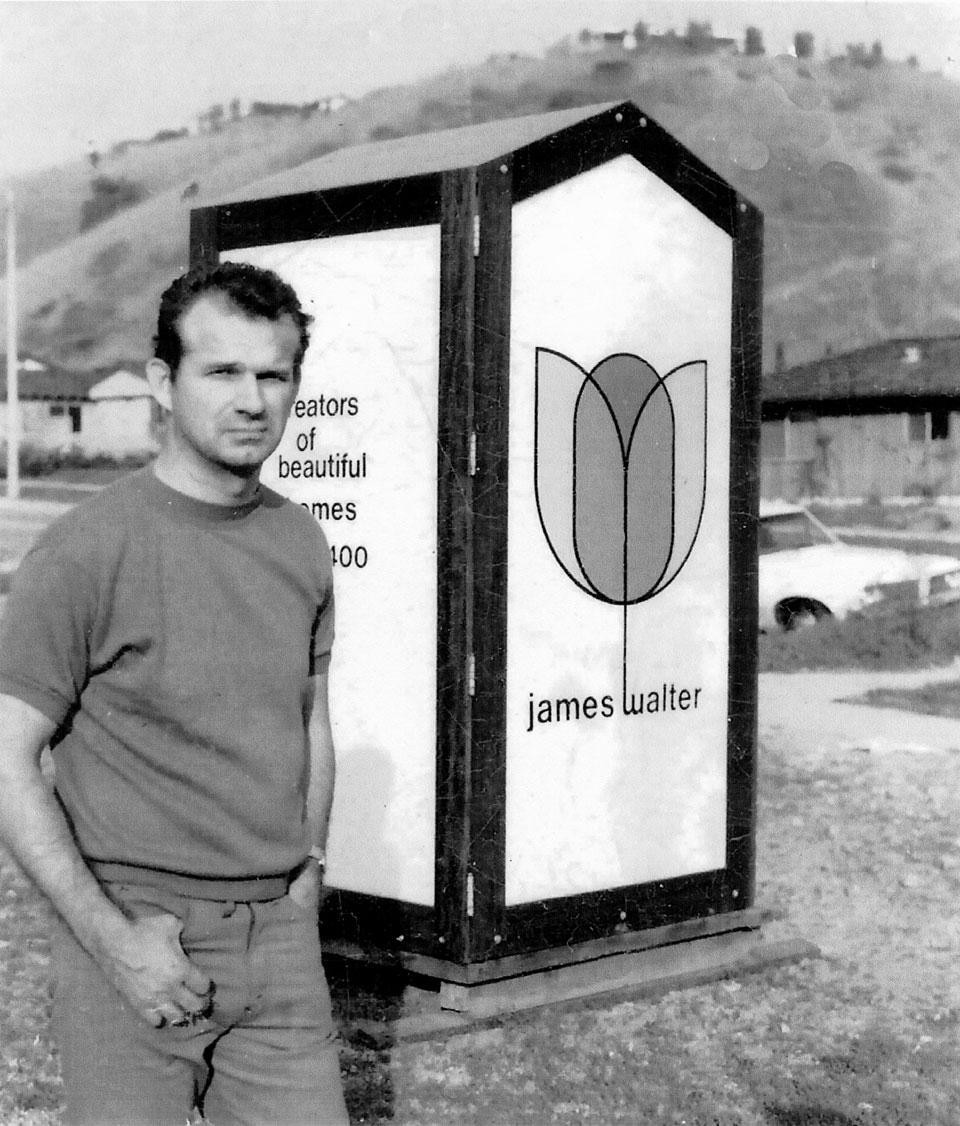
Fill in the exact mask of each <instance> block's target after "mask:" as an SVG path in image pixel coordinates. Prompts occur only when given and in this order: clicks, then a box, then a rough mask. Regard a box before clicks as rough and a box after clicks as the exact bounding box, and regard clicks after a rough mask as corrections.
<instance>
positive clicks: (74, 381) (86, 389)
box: [0, 357, 103, 403]
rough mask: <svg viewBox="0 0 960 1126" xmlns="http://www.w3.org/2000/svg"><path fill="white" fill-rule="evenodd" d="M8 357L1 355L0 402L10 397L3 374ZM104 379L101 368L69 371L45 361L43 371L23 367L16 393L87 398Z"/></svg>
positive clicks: (33, 397) (27, 396)
mask: <svg viewBox="0 0 960 1126" xmlns="http://www.w3.org/2000/svg"><path fill="white" fill-rule="evenodd" d="M5 370H6V360H5V359H4V358H3V357H0V402H3V403H5V402H6V401H7V381H6V378H4V377H3V376H2V373H3V372H4V371H5ZM102 379H103V373H102V372H94V371H69V370H68V369H67V368H61V367H57V366H56V365H55V364H50V363H47V362H46V361H44V370H43V371H24V370H22V369H21V370H20V372H19V373H18V377H17V397H18V398H19V399H23V400H37V399H40V400H52V401H55V400H59V399H73V400H76V399H87V398H89V397H90V388H91V387H93V386H94V385H95V384H97V383H99V382H100V381H101V380H102Z"/></svg>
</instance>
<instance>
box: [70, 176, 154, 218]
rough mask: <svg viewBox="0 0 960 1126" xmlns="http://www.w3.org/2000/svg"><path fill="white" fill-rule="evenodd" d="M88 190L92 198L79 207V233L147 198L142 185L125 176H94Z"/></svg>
mask: <svg viewBox="0 0 960 1126" xmlns="http://www.w3.org/2000/svg"><path fill="white" fill-rule="evenodd" d="M90 190H91V192H92V193H93V195H92V197H91V198H90V199H85V200H84V201H83V203H82V204H81V205H80V230H81V231H86V230H88V229H89V228H90V227H95V226H96V225H97V224H98V223H102V222H103V221H104V220H105V219H109V218H110V216H111V215H115V214H116V213H117V212H118V211H123V210H124V208H127V207H132V206H133V205H134V204H135V203H139V202H140V201H141V200H142V199H146V196H147V191H146V189H145V188H144V187H143V185H142V184H137V183H135V182H134V181H133V180H128V179H127V178H126V177H125V176H115V177H114V176H94V178H93V179H92V180H91V181H90Z"/></svg>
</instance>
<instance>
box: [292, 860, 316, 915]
mask: <svg viewBox="0 0 960 1126" xmlns="http://www.w3.org/2000/svg"><path fill="white" fill-rule="evenodd" d="M322 889H323V869H322V868H321V867H320V865H319V864H318V863H317V862H316V861H315V860H305V861H304V863H303V866H302V867H301V869H300V871H299V872H298V873H297V875H296V877H295V878H294V880H293V882H292V883H291V884H290V887H289V888H288V889H287V894H288V895H289V896H290V898H291V899H292V900H293V902H294V903H296V904H297V906H298V907H302V908H303V909H304V910H305V911H309V910H316V909H318V908H319V906H320V898H321V892H322Z"/></svg>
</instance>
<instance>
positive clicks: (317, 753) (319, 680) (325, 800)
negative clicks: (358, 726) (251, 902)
mask: <svg viewBox="0 0 960 1126" xmlns="http://www.w3.org/2000/svg"><path fill="white" fill-rule="evenodd" d="M311 680H312V685H313V692H312V694H311V695H310V697H309V699H308V700H307V702H306V708H305V712H304V721H305V723H306V725H307V739H308V742H309V748H310V786H309V788H308V790H307V823H308V824H309V826H310V840H311V842H312V843H313V845H314V846H315V847H317V848H321V849H324V848H326V844H327V830H328V828H329V826H330V809H331V807H332V805H333V785H334V778H335V775H336V755H335V753H334V747H333V731H332V729H331V726H330V693H329V689H328V677H327V674H326V673H325V672H323V673H319V674H317V675H316V676H314V677H312V678H311ZM322 882H323V873H322V871H321V869H320V865H318V864H314V863H312V862H309V861H308V863H307V864H306V865H305V867H304V869H303V871H302V872H300V874H299V875H298V876H297V878H296V879H295V880H294V882H293V883H292V884H291V885H290V893H291V895H292V896H293V898H294V899H295V900H296V901H297V902H298V903H300V904H301V905H303V906H306V905H307V904H309V903H310V902H311V901H312V900H315V899H316V897H317V896H318V895H319V890H320V885H321V884H322Z"/></svg>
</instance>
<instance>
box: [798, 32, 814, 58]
mask: <svg viewBox="0 0 960 1126" xmlns="http://www.w3.org/2000/svg"><path fill="white" fill-rule="evenodd" d="M793 52H794V54H795V55H796V56H797V58H798V59H812V58H813V32H812V31H798V32H797V33H796V34H795V35H794V37H793Z"/></svg>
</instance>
